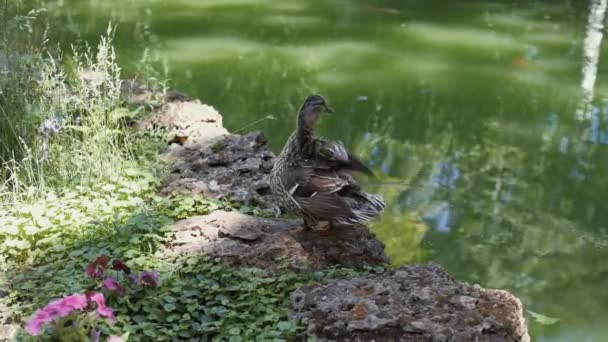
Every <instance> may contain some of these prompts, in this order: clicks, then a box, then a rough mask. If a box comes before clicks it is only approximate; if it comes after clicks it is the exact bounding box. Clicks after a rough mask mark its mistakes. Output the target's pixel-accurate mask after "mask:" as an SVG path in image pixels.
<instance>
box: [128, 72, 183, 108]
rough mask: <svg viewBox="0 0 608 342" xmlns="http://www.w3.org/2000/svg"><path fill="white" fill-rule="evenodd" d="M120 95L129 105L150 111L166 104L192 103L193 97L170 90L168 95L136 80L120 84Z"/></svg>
mask: <svg viewBox="0 0 608 342" xmlns="http://www.w3.org/2000/svg"><path fill="white" fill-rule="evenodd" d="M120 95H121V97H122V99H123V100H124V101H125V102H126V103H127V104H129V105H137V106H144V107H147V108H150V109H158V108H160V107H161V106H162V105H163V104H165V103H170V102H190V101H193V99H192V98H191V97H189V96H188V95H186V94H183V93H181V92H179V91H176V90H168V91H167V92H166V93H164V94H163V93H162V92H160V91H155V90H154V89H150V87H148V86H146V85H145V84H142V83H139V82H138V81H136V80H134V79H127V80H123V81H122V83H121V84H120Z"/></svg>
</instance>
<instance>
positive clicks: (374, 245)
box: [167, 210, 388, 270]
mask: <svg viewBox="0 0 608 342" xmlns="http://www.w3.org/2000/svg"><path fill="white" fill-rule="evenodd" d="M175 231H176V236H175V239H174V240H173V241H172V242H171V243H170V244H169V245H167V249H168V250H169V251H172V252H173V253H176V254H181V255H184V254H186V255H196V254H204V255H210V256H215V257H221V258H223V259H224V260H225V261H226V262H228V263H229V264H232V265H239V266H255V267H259V268H261V269H266V270H272V269H274V268H275V267H276V266H277V264H278V260H280V259H281V258H292V260H293V264H294V267H296V268H312V269H321V268H325V267H328V266H333V265H342V266H345V267H350V268H355V269H361V268H364V267H365V266H374V265H378V264H381V263H387V262H388V258H387V257H386V255H385V254H384V245H382V243H380V242H379V241H378V240H377V239H376V238H375V237H374V235H373V234H372V233H370V232H369V231H368V230H367V228H365V227H362V226H359V227H341V226H336V227H334V230H333V231H331V232H329V233H328V234H327V233H325V234H323V233H319V232H311V231H303V229H302V227H301V220H284V219H267V218H260V217H254V216H248V215H245V214H241V213H239V212H227V211H221V210H218V211H214V212H213V213H211V214H209V215H205V216H194V217H191V218H188V219H186V220H182V221H179V222H177V223H176V225H175Z"/></svg>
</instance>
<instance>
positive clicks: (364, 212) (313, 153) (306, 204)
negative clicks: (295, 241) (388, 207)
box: [270, 95, 385, 230]
mask: <svg viewBox="0 0 608 342" xmlns="http://www.w3.org/2000/svg"><path fill="white" fill-rule="evenodd" d="M324 113H333V109H332V108H331V107H329V106H328V105H327V103H326V102H325V99H324V98H323V97H321V96H319V95H311V96H309V97H308V98H306V101H304V104H303V105H302V107H301V108H300V111H299V113H298V118H297V123H296V129H295V131H294V132H293V133H292V134H291V136H290V137H289V139H288V140H287V143H286V144H285V147H283V150H282V151H281V154H279V156H278V157H277V160H276V162H275V165H274V167H273V169H272V171H271V173H270V188H271V189H272V191H273V193H274V194H275V195H277V197H278V198H279V199H280V200H281V203H282V204H283V205H284V207H285V208H286V209H287V210H289V211H292V212H294V213H296V214H298V215H299V216H302V217H303V218H304V227H305V228H306V229H312V228H315V227H318V226H319V223H320V222H327V226H326V228H325V229H326V230H327V229H331V228H332V227H333V225H334V224H336V223H337V224H343V225H355V224H362V223H365V222H368V221H370V220H372V219H373V218H375V217H376V216H378V215H379V214H380V213H381V212H382V210H384V207H385V204H384V200H383V199H382V198H381V197H380V196H378V195H374V194H369V193H366V192H364V191H363V190H361V188H360V187H359V185H358V184H357V183H356V182H355V180H354V178H353V177H352V175H351V172H352V171H359V172H363V173H366V174H370V175H371V174H372V172H371V171H370V170H369V169H368V168H367V167H366V166H365V165H364V164H363V163H361V161H360V160H359V159H358V158H356V157H355V156H353V155H352V154H351V153H349V152H348V151H347V150H346V149H345V147H344V146H343V145H342V144H341V143H337V142H333V141H328V140H324V139H320V138H317V137H315V134H314V128H315V124H316V123H317V122H318V120H319V118H320V117H321V116H322V115H323V114H324Z"/></svg>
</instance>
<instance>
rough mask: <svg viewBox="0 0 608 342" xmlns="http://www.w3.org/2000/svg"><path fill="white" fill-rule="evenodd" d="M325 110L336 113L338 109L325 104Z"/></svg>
mask: <svg viewBox="0 0 608 342" xmlns="http://www.w3.org/2000/svg"><path fill="white" fill-rule="evenodd" d="M325 112H327V113H335V112H336V111H335V110H334V109H333V108H331V107H330V106H325Z"/></svg>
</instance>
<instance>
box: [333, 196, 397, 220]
mask: <svg viewBox="0 0 608 342" xmlns="http://www.w3.org/2000/svg"><path fill="white" fill-rule="evenodd" d="M359 195H360V198H359V200H357V201H353V202H352V203H351V213H352V215H350V216H349V217H346V218H343V219H340V220H338V222H339V223H341V224H347V225H355V224H363V223H366V222H369V221H371V220H373V219H374V218H375V217H376V216H378V215H380V213H381V212H382V211H383V210H384V208H385V207H386V204H385V203H384V200H383V199H382V197H381V196H379V195H375V194H368V193H366V192H361V193H359Z"/></svg>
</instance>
